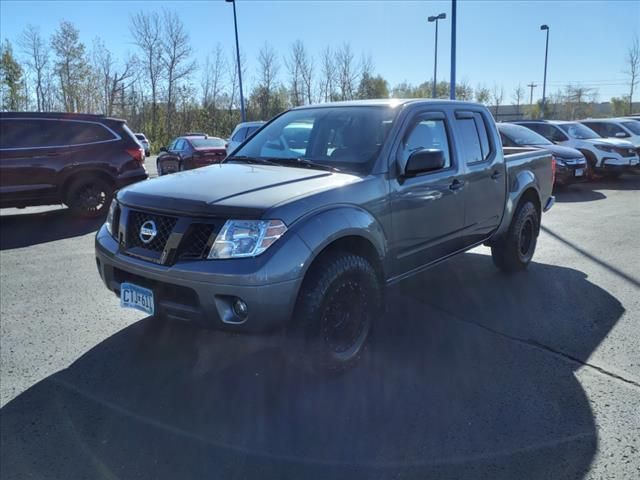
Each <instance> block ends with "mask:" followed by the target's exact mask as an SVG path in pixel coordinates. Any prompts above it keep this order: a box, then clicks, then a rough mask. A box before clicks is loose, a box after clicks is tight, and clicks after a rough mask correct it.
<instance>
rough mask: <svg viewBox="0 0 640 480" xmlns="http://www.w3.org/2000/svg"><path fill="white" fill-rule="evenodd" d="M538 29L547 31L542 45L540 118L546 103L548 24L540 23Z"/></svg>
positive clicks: (542, 115)
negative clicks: (542, 67) (545, 39)
mask: <svg viewBox="0 0 640 480" xmlns="http://www.w3.org/2000/svg"><path fill="white" fill-rule="evenodd" d="M540 30H544V31H546V32H547V41H546V42H545V47H544V80H543V82H542V108H541V109H540V118H544V110H545V107H546V104H547V57H548V56H549V25H540Z"/></svg>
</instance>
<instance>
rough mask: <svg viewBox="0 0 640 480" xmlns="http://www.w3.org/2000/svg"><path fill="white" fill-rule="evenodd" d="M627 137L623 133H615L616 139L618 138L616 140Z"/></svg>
mask: <svg viewBox="0 0 640 480" xmlns="http://www.w3.org/2000/svg"><path fill="white" fill-rule="evenodd" d="M628 136H629V135H627V134H626V133H624V132H618V133H616V137H618V138H625V137H628Z"/></svg>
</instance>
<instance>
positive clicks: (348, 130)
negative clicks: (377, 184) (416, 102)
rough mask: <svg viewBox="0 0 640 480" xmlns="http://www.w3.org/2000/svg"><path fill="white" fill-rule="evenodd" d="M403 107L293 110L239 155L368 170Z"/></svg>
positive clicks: (348, 169) (255, 137)
mask: <svg viewBox="0 0 640 480" xmlns="http://www.w3.org/2000/svg"><path fill="white" fill-rule="evenodd" d="M396 113H397V110H396V109H394V108H390V107H386V106H350V107H317V108H305V109H301V110H291V111H289V112H287V113H285V114H283V115H281V116H280V117H278V118H276V119H275V120H274V121H273V122H271V123H270V124H269V125H267V126H266V127H265V128H263V129H262V130H261V131H260V132H258V133H257V134H256V135H255V136H254V137H252V138H251V139H250V140H248V141H247V143H246V144H245V145H244V146H243V147H242V148H240V149H239V150H237V151H236V152H234V157H232V158H231V160H232V161H233V158H235V157H249V158H253V159H262V160H270V161H273V162H276V163H277V162H279V161H280V162H284V163H290V162H288V161H291V160H301V161H303V163H304V165H305V166H313V165H314V164H316V165H318V166H319V167H322V166H324V167H333V168H337V169H339V170H345V171H349V172H354V173H360V174H366V173H368V172H369V171H370V170H371V167H372V165H373V162H374V160H375V158H376V156H377V155H378V152H379V151H380V148H381V147H382V144H383V142H384V140H385V138H386V136H387V134H388V132H389V130H390V128H391V125H392V123H393V120H394V118H395V116H396Z"/></svg>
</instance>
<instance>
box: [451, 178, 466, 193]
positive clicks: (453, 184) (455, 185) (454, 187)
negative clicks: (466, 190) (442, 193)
mask: <svg viewBox="0 0 640 480" xmlns="http://www.w3.org/2000/svg"><path fill="white" fill-rule="evenodd" d="M462 187H464V183H463V182H461V181H460V180H458V179H457V178H456V179H455V180H454V181H453V182H451V185H449V190H453V191H454V192H455V191H456V190H460V189H461V188H462Z"/></svg>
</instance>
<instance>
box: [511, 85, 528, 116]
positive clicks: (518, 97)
mask: <svg viewBox="0 0 640 480" xmlns="http://www.w3.org/2000/svg"><path fill="white" fill-rule="evenodd" d="M524 96H525V91H524V87H523V86H522V85H521V84H518V86H517V87H516V89H515V90H514V91H513V96H512V97H511V98H512V99H513V101H514V102H515V104H516V114H517V115H520V105H521V104H522V100H523V99H524Z"/></svg>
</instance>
